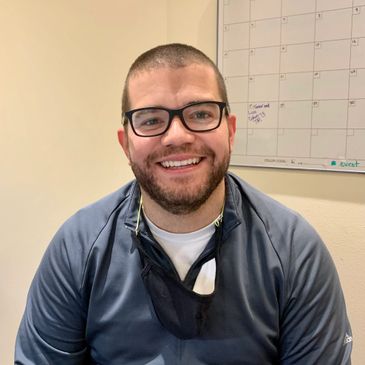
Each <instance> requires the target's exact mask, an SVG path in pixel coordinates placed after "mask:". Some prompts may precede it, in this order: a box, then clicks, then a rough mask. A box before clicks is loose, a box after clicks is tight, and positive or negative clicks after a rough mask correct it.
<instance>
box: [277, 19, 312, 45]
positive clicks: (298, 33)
mask: <svg viewBox="0 0 365 365" xmlns="http://www.w3.org/2000/svg"><path fill="white" fill-rule="evenodd" d="M314 25H315V16H314V13H312V14H304V15H295V16H290V17H288V21H287V22H286V23H285V24H282V29H281V42H282V43H284V44H296V43H305V42H313V39H314V29H315V28H314Z"/></svg>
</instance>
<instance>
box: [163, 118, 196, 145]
mask: <svg viewBox="0 0 365 365" xmlns="http://www.w3.org/2000/svg"><path fill="white" fill-rule="evenodd" d="M194 138H195V136H194V132H191V131H189V130H188V129H186V127H185V126H184V124H183V122H182V120H181V119H180V117H179V116H178V115H175V116H174V117H173V119H172V121H171V124H170V127H169V129H168V130H167V131H166V132H165V133H164V134H163V136H162V139H161V141H162V144H164V145H182V144H185V143H192V142H193V141H194Z"/></svg>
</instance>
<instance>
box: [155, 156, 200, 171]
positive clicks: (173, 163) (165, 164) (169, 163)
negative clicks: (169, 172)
mask: <svg viewBox="0 0 365 365" xmlns="http://www.w3.org/2000/svg"><path fill="white" fill-rule="evenodd" d="M200 161H201V158H197V157H196V158H189V159H187V160H180V161H176V160H174V161H162V162H161V166H162V167H164V168H166V169H169V168H179V167H186V166H192V165H197V164H198V163H199V162H200Z"/></svg>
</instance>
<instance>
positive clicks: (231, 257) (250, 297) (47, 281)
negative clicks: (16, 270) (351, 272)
mask: <svg viewBox="0 0 365 365" xmlns="http://www.w3.org/2000/svg"><path fill="white" fill-rule="evenodd" d="M122 104H123V105H122V109H123V127H122V128H121V129H120V130H119V131H118V138H119V142H120V144H121V146H122V148H123V151H124V153H125V154H126V156H127V158H128V160H129V163H130V166H131V168H132V170H133V172H134V174H135V177H136V180H135V181H132V182H130V183H128V184H127V185H125V186H123V187H122V188H121V189H120V190H118V191H117V192H115V193H113V194H111V195H109V196H108V197H106V198H104V199H102V200H101V201H99V202H97V203H95V204H93V205H91V206H89V207H87V208H85V209H82V210H81V211H79V212H78V213H77V214H75V215H74V216H73V217H71V218H70V219H69V220H68V221H67V222H66V223H65V224H64V225H63V226H62V227H61V229H60V230H59V231H58V232H57V234H56V235H55V237H54V239H53V241H52V242H51V244H50V246H49V248H48V250H47V252H46V253H45V255H44V258H43V260H42V262H41V265H40V267H39V269H38V271H37V273H36V276H35V278H34V280H33V283H32V286H31V289H30V292H29V296H28V301H27V306H26V310H25V314H24V317H23V320H22V322H21V325H20V329H19V333H18V337H17V343H16V354H15V363H16V364H37V365H40V364H56V365H57V364H104V365H114V364H115V365H116V364H118V365H119V364H133V365H134V364H135V365H137V364H151V365H152V364H155V365H158V364H161V365H162V364H168V365H169V364H189V365H190V364H224V365H230V364H232V365H233V364H252V365H254V364H255V365H266V364H267V365H269V364H285V365H289V364H293V365H294V364H296V365H298V364H299V365H309V364H326V365H331V364H350V363H351V360H350V354H351V346H352V335H351V329H350V325H349V322H348V319H347V315H346V308H345V302H344V298H343V295H342V290H341V286H340V282H339V279H338V275H337V273H336V270H335V267H334V265H333V262H332V260H331V258H330V256H329V253H328V251H327V250H326V248H325V246H324V244H323V243H322V241H321V239H320V238H319V236H318V235H317V233H316V232H315V231H314V230H313V228H311V227H310V226H309V225H308V223H306V221H305V220H304V219H303V218H301V217H300V216H299V215H298V214H296V213H294V212H292V211H290V210H288V209H287V208H285V207H283V206H282V205H280V204H279V203H277V202H275V201H273V200H272V199H270V198H269V197H267V196H265V195H264V194H262V193H260V192H258V191H257V190H255V189H254V188H252V187H250V186H249V185H248V184H246V183H245V182H243V181H242V180H241V179H239V178H238V177H236V176H234V175H232V174H230V173H228V172H227V170H228V165H229V160H230V154H231V150H232V145H233V140H234V134H235V130H236V118H235V116H234V115H232V114H231V113H230V110H229V105H228V100H227V94H226V88H225V85H224V80H223V79H222V76H221V74H220V73H219V71H218V69H217V67H216V66H215V64H214V63H213V62H212V61H211V60H210V59H209V58H207V57H206V56H205V55H204V54H203V53H202V52H201V51H199V50H197V49H195V48H193V47H191V46H187V45H182V44H168V45H164V46H159V47H156V48H153V49H151V50H149V51H147V52H145V53H144V54H142V55H141V56H140V57H138V58H137V60H136V61H135V62H134V63H133V65H132V66H131V68H130V70H129V73H128V76H127V80H126V83H125V88H124V91H123V101H122Z"/></svg>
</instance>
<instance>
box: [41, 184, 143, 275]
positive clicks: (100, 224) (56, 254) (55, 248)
mask: <svg viewBox="0 0 365 365" xmlns="http://www.w3.org/2000/svg"><path fill="white" fill-rule="evenodd" d="M136 187H137V184H136V183H135V181H132V182H130V183H128V184H126V185H124V186H123V187H121V188H120V189H118V190H117V191H115V192H113V193H111V194H109V195H107V196H105V197H103V198H102V199H100V200H98V201H96V202H94V203H92V204H90V205H88V206H86V207H84V208H82V209H80V210H79V211H78V212H76V213H75V214H74V215H72V216H71V217H70V218H69V219H67V220H66V222H64V223H63V224H62V225H61V227H60V228H59V230H58V231H57V232H56V234H55V236H54V237H53V239H52V241H51V243H50V245H49V246H48V249H47V252H46V254H45V257H46V259H47V258H48V260H50V261H52V262H54V263H57V264H58V265H60V266H63V267H66V266H67V267H69V269H70V270H71V271H74V275H75V276H77V277H78V278H79V279H80V278H81V277H82V275H83V270H84V268H85V265H86V264H87V261H88V259H89V258H90V254H91V251H92V250H93V248H96V249H97V251H98V252H99V253H100V251H101V250H106V249H107V248H106V246H107V245H108V244H109V243H110V240H109V237H110V236H111V235H112V234H113V230H115V226H116V224H117V223H118V222H119V220H120V217H121V216H123V213H124V212H125V211H127V210H128V206H129V204H130V203H129V202H130V200H131V196H132V195H133V193H134V191H135V189H136Z"/></svg>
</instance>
